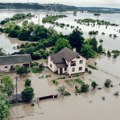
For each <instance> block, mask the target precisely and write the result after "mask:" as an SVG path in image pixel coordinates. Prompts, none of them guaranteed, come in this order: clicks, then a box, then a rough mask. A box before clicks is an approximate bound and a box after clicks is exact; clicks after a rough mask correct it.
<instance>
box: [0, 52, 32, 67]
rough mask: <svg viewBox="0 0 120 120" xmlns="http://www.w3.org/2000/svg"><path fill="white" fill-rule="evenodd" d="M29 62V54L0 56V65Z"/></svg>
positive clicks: (30, 59)
mask: <svg viewBox="0 0 120 120" xmlns="http://www.w3.org/2000/svg"><path fill="white" fill-rule="evenodd" d="M31 61H32V58H31V55H30V54H22V55H7V56H0V65H9V64H20V63H29V62H31Z"/></svg>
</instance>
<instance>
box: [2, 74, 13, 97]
mask: <svg viewBox="0 0 120 120" xmlns="http://www.w3.org/2000/svg"><path fill="white" fill-rule="evenodd" d="M13 90H14V85H13V80H12V79H11V78H10V77H9V76H6V75H3V76H2V78H1V79H0V91H1V92H2V93H5V94H7V95H8V96H10V95H12V93H13Z"/></svg>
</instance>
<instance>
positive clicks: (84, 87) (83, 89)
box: [80, 84, 89, 93]
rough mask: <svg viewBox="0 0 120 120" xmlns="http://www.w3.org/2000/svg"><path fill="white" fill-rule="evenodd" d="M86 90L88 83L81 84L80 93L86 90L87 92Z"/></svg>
mask: <svg viewBox="0 0 120 120" xmlns="http://www.w3.org/2000/svg"><path fill="white" fill-rule="evenodd" d="M88 90H89V85H88V84H83V85H82V86H81V89H80V91H81V92H82V93H86V92H88Z"/></svg>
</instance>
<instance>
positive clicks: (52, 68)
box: [48, 56, 57, 72]
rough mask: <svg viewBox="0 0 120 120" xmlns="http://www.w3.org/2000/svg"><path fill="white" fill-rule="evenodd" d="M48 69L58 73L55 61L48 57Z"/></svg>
mask: <svg viewBox="0 0 120 120" xmlns="http://www.w3.org/2000/svg"><path fill="white" fill-rule="evenodd" d="M48 67H49V68H50V69H51V70H52V71H53V72H56V71H57V66H56V65H55V64H54V63H53V61H52V60H51V56H49V57H48Z"/></svg>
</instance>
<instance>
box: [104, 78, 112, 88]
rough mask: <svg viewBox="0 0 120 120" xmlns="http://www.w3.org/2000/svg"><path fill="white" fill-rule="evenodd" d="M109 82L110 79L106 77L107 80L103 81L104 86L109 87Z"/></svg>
mask: <svg viewBox="0 0 120 120" xmlns="http://www.w3.org/2000/svg"><path fill="white" fill-rule="evenodd" d="M111 83H112V81H111V80H110V79H107V80H106V81H105V83H104V86H105V87H106V88H109V87H110V85H111Z"/></svg>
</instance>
